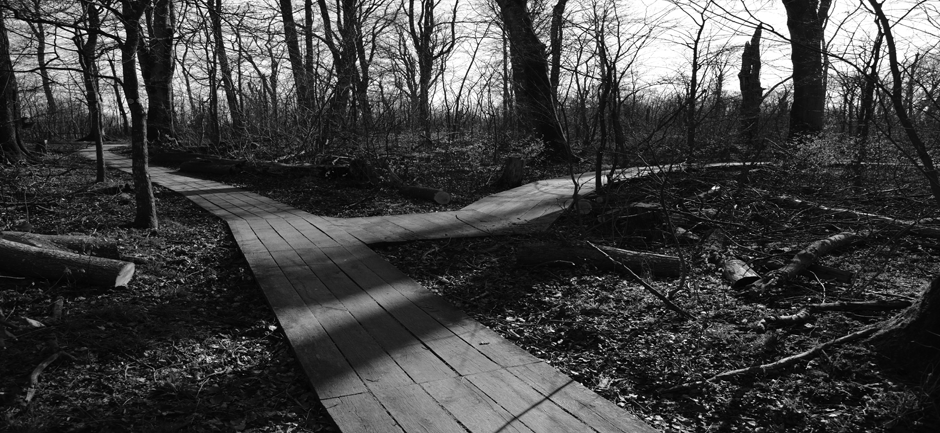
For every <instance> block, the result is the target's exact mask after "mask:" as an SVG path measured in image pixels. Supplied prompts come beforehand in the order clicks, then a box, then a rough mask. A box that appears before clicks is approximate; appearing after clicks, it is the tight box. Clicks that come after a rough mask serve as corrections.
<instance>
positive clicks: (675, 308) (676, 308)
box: [587, 242, 695, 320]
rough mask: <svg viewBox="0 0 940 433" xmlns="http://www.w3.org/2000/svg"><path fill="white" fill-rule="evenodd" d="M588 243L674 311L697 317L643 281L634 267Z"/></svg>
mask: <svg viewBox="0 0 940 433" xmlns="http://www.w3.org/2000/svg"><path fill="white" fill-rule="evenodd" d="M587 244H588V245H590V246H592V247H594V249H595V250H597V251H598V252H600V253H601V254H603V255H604V257H606V258H607V260H609V261H610V262H612V263H615V264H616V265H618V266H617V268H618V269H620V270H621V271H622V272H624V273H626V274H627V275H630V276H631V277H633V279H634V280H636V281H637V282H638V283H640V285H641V286H643V288H644V289H646V291H648V292H650V293H651V294H652V295H653V296H655V297H657V298H659V300H660V301H663V304H665V305H666V307H667V308H669V309H670V310H672V311H675V312H676V313H679V315H680V316H682V317H685V318H686V319H692V320H694V319H695V316H693V315H692V313H689V312H688V311H685V310H683V309H682V307H679V306H678V305H676V304H675V303H674V302H672V301H671V300H670V299H669V298H667V297H666V295H664V294H662V293H660V291H659V290H656V289H655V288H654V287H653V286H651V285H649V283H647V282H646V281H643V279H642V278H640V276H639V275H637V274H636V273H635V272H633V270H632V269H630V268H628V267H627V266H625V265H624V264H623V263H620V262H618V261H616V260H614V258H613V257H611V256H610V255H608V254H607V253H606V252H604V250H602V249H600V248H598V247H597V245H594V244H593V243H591V242H588V243H587Z"/></svg>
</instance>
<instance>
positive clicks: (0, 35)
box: [0, 9, 29, 162]
mask: <svg viewBox="0 0 940 433" xmlns="http://www.w3.org/2000/svg"><path fill="white" fill-rule="evenodd" d="M4 15H5V10H4V9H0V150H2V151H3V157H4V159H6V160H7V161H10V162H21V161H24V160H26V158H27V157H28V156H29V152H28V151H27V150H26V148H25V147H23V143H22V141H21V140H20V136H19V126H18V125H19V122H20V112H19V102H18V96H17V91H18V87H17V85H16V75H15V74H14V72H13V62H12V61H11V60H10V40H9V38H8V37H7V28H6V19H5V16H4Z"/></svg>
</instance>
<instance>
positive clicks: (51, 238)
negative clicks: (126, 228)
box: [0, 231, 121, 260]
mask: <svg viewBox="0 0 940 433" xmlns="http://www.w3.org/2000/svg"><path fill="white" fill-rule="evenodd" d="M0 239H6V240H8V241H13V242H17V243H21V244H25V245H30V246H34V247H36V248H46V249H53V250H60V251H68V252H72V253H76V254H85V255H90V256H97V257H104V258H106V259H115V260H117V259H120V258H121V255H120V253H119V252H118V246H117V242H114V241H110V240H106V239H101V238H96V237H94V236H83V235H41V234H36V233H27V232H14V231H5V232H0Z"/></svg>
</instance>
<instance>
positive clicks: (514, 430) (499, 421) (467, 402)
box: [421, 378, 532, 433]
mask: <svg viewBox="0 0 940 433" xmlns="http://www.w3.org/2000/svg"><path fill="white" fill-rule="evenodd" d="M421 387H422V388H424V390H425V391H427V392H428V394H430V395H431V397H433V398H434V400H436V401H437V402H438V403H439V404H440V405H441V406H443V407H444V409H447V411H448V412H450V413H451V414H452V415H454V417H455V418H457V420H458V421H460V423H461V424H463V425H464V426H465V427H466V428H467V429H468V430H470V431H471V432H473V433H492V432H506V433H532V430H531V429H530V428H528V427H526V426H525V424H523V423H522V422H521V421H519V420H518V419H516V418H515V417H513V416H512V414H510V413H509V412H508V411H506V409H503V407H502V406H500V405H498V404H496V402H494V401H493V399H491V398H489V397H488V396H487V395H486V394H484V393H483V392H482V391H480V390H479V389H478V388H477V387H475V386H474V385H473V384H472V383H470V381H468V380H467V379H465V378H453V379H444V380H438V381H434V382H428V383H425V384H423V385H421Z"/></svg>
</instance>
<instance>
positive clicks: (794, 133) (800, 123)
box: [783, 0, 831, 140]
mask: <svg viewBox="0 0 940 433" xmlns="http://www.w3.org/2000/svg"><path fill="white" fill-rule="evenodd" d="M830 4H831V0H783V5H784V7H785V8H786V10H787V28H789V29H790V49H791V55H790V58H791V61H792V62H793V105H792V106H791V107H790V132H789V138H790V140H797V139H800V138H801V137H805V136H813V135H817V134H819V133H821V132H822V131H823V127H824V126H825V108H826V87H825V84H824V83H825V81H824V78H825V77H824V70H823V59H822V56H823V27H824V26H825V23H826V21H827V20H828V17H829V6H830Z"/></svg>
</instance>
